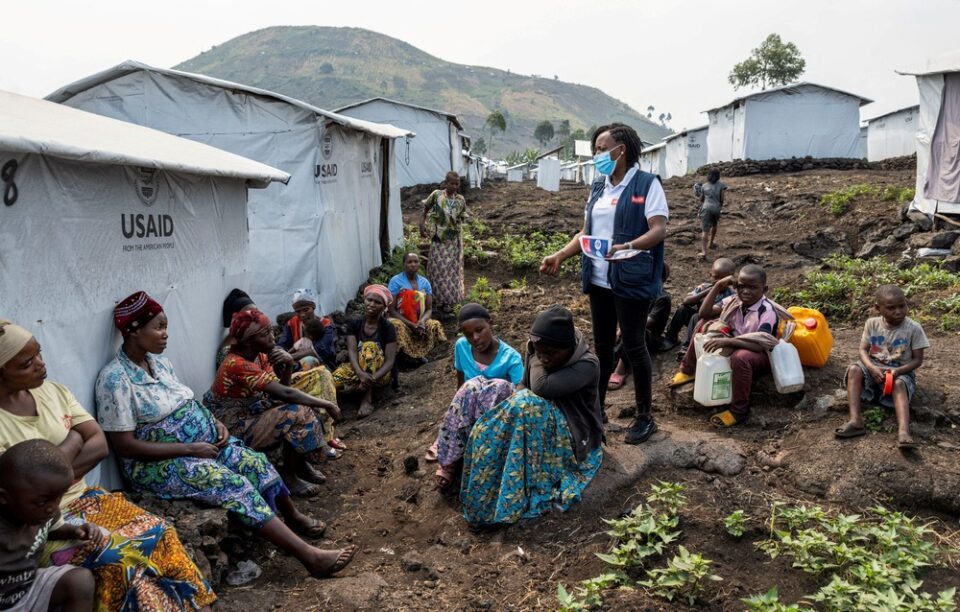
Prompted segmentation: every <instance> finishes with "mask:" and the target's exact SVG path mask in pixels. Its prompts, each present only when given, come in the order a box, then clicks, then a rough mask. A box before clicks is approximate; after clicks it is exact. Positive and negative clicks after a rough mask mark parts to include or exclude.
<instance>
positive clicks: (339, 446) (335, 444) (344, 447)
mask: <svg viewBox="0 0 960 612" xmlns="http://www.w3.org/2000/svg"><path fill="white" fill-rule="evenodd" d="M327 444H329V445H330V446H331V447H333V448H335V449H337V450H342V451H345V450H347V445H346V444H344V443H343V441H342V440H340V438H334V439H333V440H330V441H329V442H327Z"/></svg>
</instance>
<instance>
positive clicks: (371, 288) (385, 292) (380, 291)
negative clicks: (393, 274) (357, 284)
mask: <svg viewBox="0 0 960 612" xmlns="http://www.w3.org/2000/svg"><path fill="white" fill-rule="evenodd" d="M368 295H375V296H377V297H378V298H380V299H381V300H383V304H384V305H385V306H389V305H390V303H391V302H393V294H392V293H390V290H389V289H387V287H386V285H367V287H366V289H364V290H363V297H364V298H366V297H367V296H368Z"/></svg>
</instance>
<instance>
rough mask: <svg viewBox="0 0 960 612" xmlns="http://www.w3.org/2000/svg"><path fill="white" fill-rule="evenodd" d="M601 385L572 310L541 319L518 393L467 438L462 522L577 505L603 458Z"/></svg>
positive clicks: (551, 311) (555, 309)
mask: <svg viewBox="0 0 960 612" xmlns="http://www.w3.org/2000/svg"><path fill="white" fill-rule="evenodd" d="M599 380H600V364H599V362H598V361H597V357H596V355H594V354H593V353H592V352H591V351H590V346H589V344H588V343H587V340H586V338H585V337H584V336H583V334H582V333H581V332H580V330H578V329H577V328H576V327H575V326H574V324H573V315H572V314H571V313H570V311H569V310H567V309H566V308H563V307H561V306H551V307H550V308H548V309H547V310H545V311H543V312H542V313H540V314H539V315H538V316H537V318H536V320H535V321H534V323H533V328H532V329H531V332H530V340H529V342H528V343H527V349H526V355H525V357H524V372H523V382H522V383H521V386H520V387H519V390H518V391H517V392H516V393H514V394H513V395H511V396H510V397H509V398H507V399H506V400H504V401H503V402H501V403H500V404H498V405H497V406H496V407H495V408H493V409H491V410H489V411H487V412H486V413H484V414H483V416H481V417H480V418H479V420H477V422H476V424H475V425H474V426H473V430H472V431H471V433H470V439H469V441H468V443H467V448H466V452H465V454H464V464H463V474H464V476H463V485H462V488H461V490H460V499H461V501H462V502H463V515H464V518H466V520H467V522H469V523H471V524H474V525H494V524H498V523H514V522H516V521H518V520H520V519H523V518H535V517H538V516H540V515H541V514H543V513H544V512H547V511H549V510H550V509H557V510H561V511H563V510H567V509H568V508H569V507H570V506H571V505H572V504H573V503H575V502H577V501H579V499H580V496H581V494H582V493H583V490H584V489H585V488H586V487H587V485H588V484H590V481H591V480H592V479H593V477H594V475H595V474H596V473H597V470H599V469H600V463H601V461H602V459H603V451H602V450H601V448H600V442H601V438H602V435H603V425H602V420H603V415H602V413H601V410H600V403H599V399H598V394H597V389H598V384H599Z"/></svg>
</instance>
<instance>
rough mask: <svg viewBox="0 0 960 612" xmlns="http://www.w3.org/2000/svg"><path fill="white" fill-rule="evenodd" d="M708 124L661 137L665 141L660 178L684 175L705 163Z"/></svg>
mask: <svg viewBox="0 0 960 612" xmlns="http://www.w3.org/2000/svg"><path fill="white" fill-rule="evenodd" d="M708 128H709V126H706V125H705V126H703V127H698V128H694V129H692V130H685V131H683V132H680V133H678V134H673V135H672V136H667V137H666V138H664V139H663V141H664V142H665V143H666V145H667V146H666V151H665V153H664V156H665V162H664V169H665V171H666V173H665V174H664V175H662V178H665V179H666V178H670V177H671V176H684V175H685V174H688V173H690V172H694V171H696V169H697V168H699V167H700V166H702V165H704V164H706V163H707V130H708Z"/></svg>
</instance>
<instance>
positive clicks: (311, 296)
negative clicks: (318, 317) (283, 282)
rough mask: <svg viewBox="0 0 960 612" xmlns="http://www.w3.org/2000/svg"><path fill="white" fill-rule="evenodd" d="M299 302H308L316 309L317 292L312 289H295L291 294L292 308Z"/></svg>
mask: <svg viewBox="0 0 960 612" xmlns="http://www.w3.org/2000/svg"><path fill="white" fill-rule="evenodd" d="M300 302H309V303H310V304H313V306H314V308H316V306H317V292H316V291H314V290H313V289H297V290H296V291H294V292H293V306H296V305H297V304H299V303H300Z"/></svg>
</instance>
